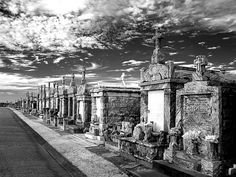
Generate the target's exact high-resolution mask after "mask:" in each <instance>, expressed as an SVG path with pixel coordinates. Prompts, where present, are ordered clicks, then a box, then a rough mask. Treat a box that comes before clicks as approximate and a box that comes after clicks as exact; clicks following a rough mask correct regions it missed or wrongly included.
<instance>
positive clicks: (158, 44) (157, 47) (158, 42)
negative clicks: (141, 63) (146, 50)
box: [151, 28, 164, 64]
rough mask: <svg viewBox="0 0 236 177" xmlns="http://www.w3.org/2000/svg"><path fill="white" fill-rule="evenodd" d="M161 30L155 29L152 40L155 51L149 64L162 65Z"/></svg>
mask: <svg viewBox="0 0 236 177" xmlns="http://www.w3.org/2000/svg"><path fill="white" fill-rule="evenodd" d="M163 31H164V30H163V29H162V28H157V29H156V32H155V36H154V37H153V38H152V39H153V40H155V49H154V51H153V54H152V59H151V63H152V64H155V63H161V64H164V54H163V53H162V52H161V40H162V39H163Z"/></svg>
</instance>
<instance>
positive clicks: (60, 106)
mask: <svg viewBox="0 0 236 177" xmlns="http://www.w3.org/2000/svg"><path fill="white" fill-rule="evenodd" d="M59 100H60V101H59V117H62V98H60V97H59Z"/></svg>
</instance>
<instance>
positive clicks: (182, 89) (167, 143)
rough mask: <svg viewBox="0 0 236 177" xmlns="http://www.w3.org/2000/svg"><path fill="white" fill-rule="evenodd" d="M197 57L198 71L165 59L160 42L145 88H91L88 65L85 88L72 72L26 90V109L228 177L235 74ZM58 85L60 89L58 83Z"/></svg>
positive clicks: (147, 154) (148, 158)
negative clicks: (34, 89)
mask: <svg viewBox="0 0 236 177" xmlns="http://www.w3.org/2000/svg"><path fill="white" fill-rule="evenodd" d="M207 64H208V63H207V59H206V58H205V57H204V56H197V57H196V59H195V60H194V65H195V68H186V67H181V66H178V65H175V64H174V62H172V61H165V60H164V58H163V55H162V53H161V50H160V46H156V48H155V50H154V52H153V56H152V59H151V62H150V64H149V65H148V67H147V68H143V69H141V79H140V80H141V81H140V87H128V86H124V85H123V86H111V85H110V86H108V85H99V84H98V85H91V84H89V83H88V82H87V81H86V79H85V69H84V70H83V72H82V79H81V83H80V85H79V86H77V85H76V84H75V78H74V75H72V77H71V81H70V86H67V84H66V79H65V78H63V79H62V82H61V83H59V82H54V83H53V87H52V88H51V87H50V83H49V85H48V88H46V86H42V87H41V88H40V91H39V94H38V96H37V97H35V96H33V95H31V96H30V95H29V94H28V95H27V98H26V99H25V100H22V108H23V109H24V110H26V111H31V113H34V112H35V113H43V115H44V116H43V118H44V119H45V121H48V123H50V124H53V125H55V126H58V127H61V128H62V129H64V130H69V131H73V132H83V133H85V136H86V137H87V138H92V139H98V140H102V141H105V143H107V144H109V145H112V146H115V147H117V149H119V151H120V152H122V154H125V155H127V157H128V156H132V157H135V158H137V159H139V160H141V161H145V162H147V163H154V162H156V161H158V160H164V161H168V162H169V163H171V164H174V165H175V166H177V167H179V168H184V169H187V170H191V171H196V172H198V173H201V174H205V175H209V176H217V177H218V176H224V175H225V174H226V170H227V169H228V168H229V167H231V166H232V165H233V164H234V163H236V152H235V148H236V136H233V135H234V134H235V133H236V119H235V117H236V109H235V105H236V82H235V81H236V79H235V75H234V76H232V75H229V74H227V73H225V72H221V71H212V70H207V69H206V66H207ZM59 85H60V86H59Z"/></svg>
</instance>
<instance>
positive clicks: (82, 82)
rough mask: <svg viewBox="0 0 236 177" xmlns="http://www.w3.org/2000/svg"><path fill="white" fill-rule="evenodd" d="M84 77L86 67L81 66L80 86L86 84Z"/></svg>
mask: <svg viewBox="0 0 236 177" xmlns="http://www.w3.org/2000/svg"><path fill="white" fill-rule="evenodd" d="M85 75H86V67H85V66H84V65H83V68H82V76H81V77H82V78H81V84H85V83H86V78H85Z"/></svg>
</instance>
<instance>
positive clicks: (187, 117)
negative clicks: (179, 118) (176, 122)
mask: <svg viewBox="0 0 236 177" xmlns="http://www.w3.org/2000/svg"><path fill="white" fill-rule="evenodd" d="M211 112H212V108H211V95H210V94H202V95H185V96H184V98H183V124H184V130H185V132H186V131H188V130H193V129H197V130H201V131H203V132H205V133H207V132H209V133H210V131H211Z"/></svg>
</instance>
